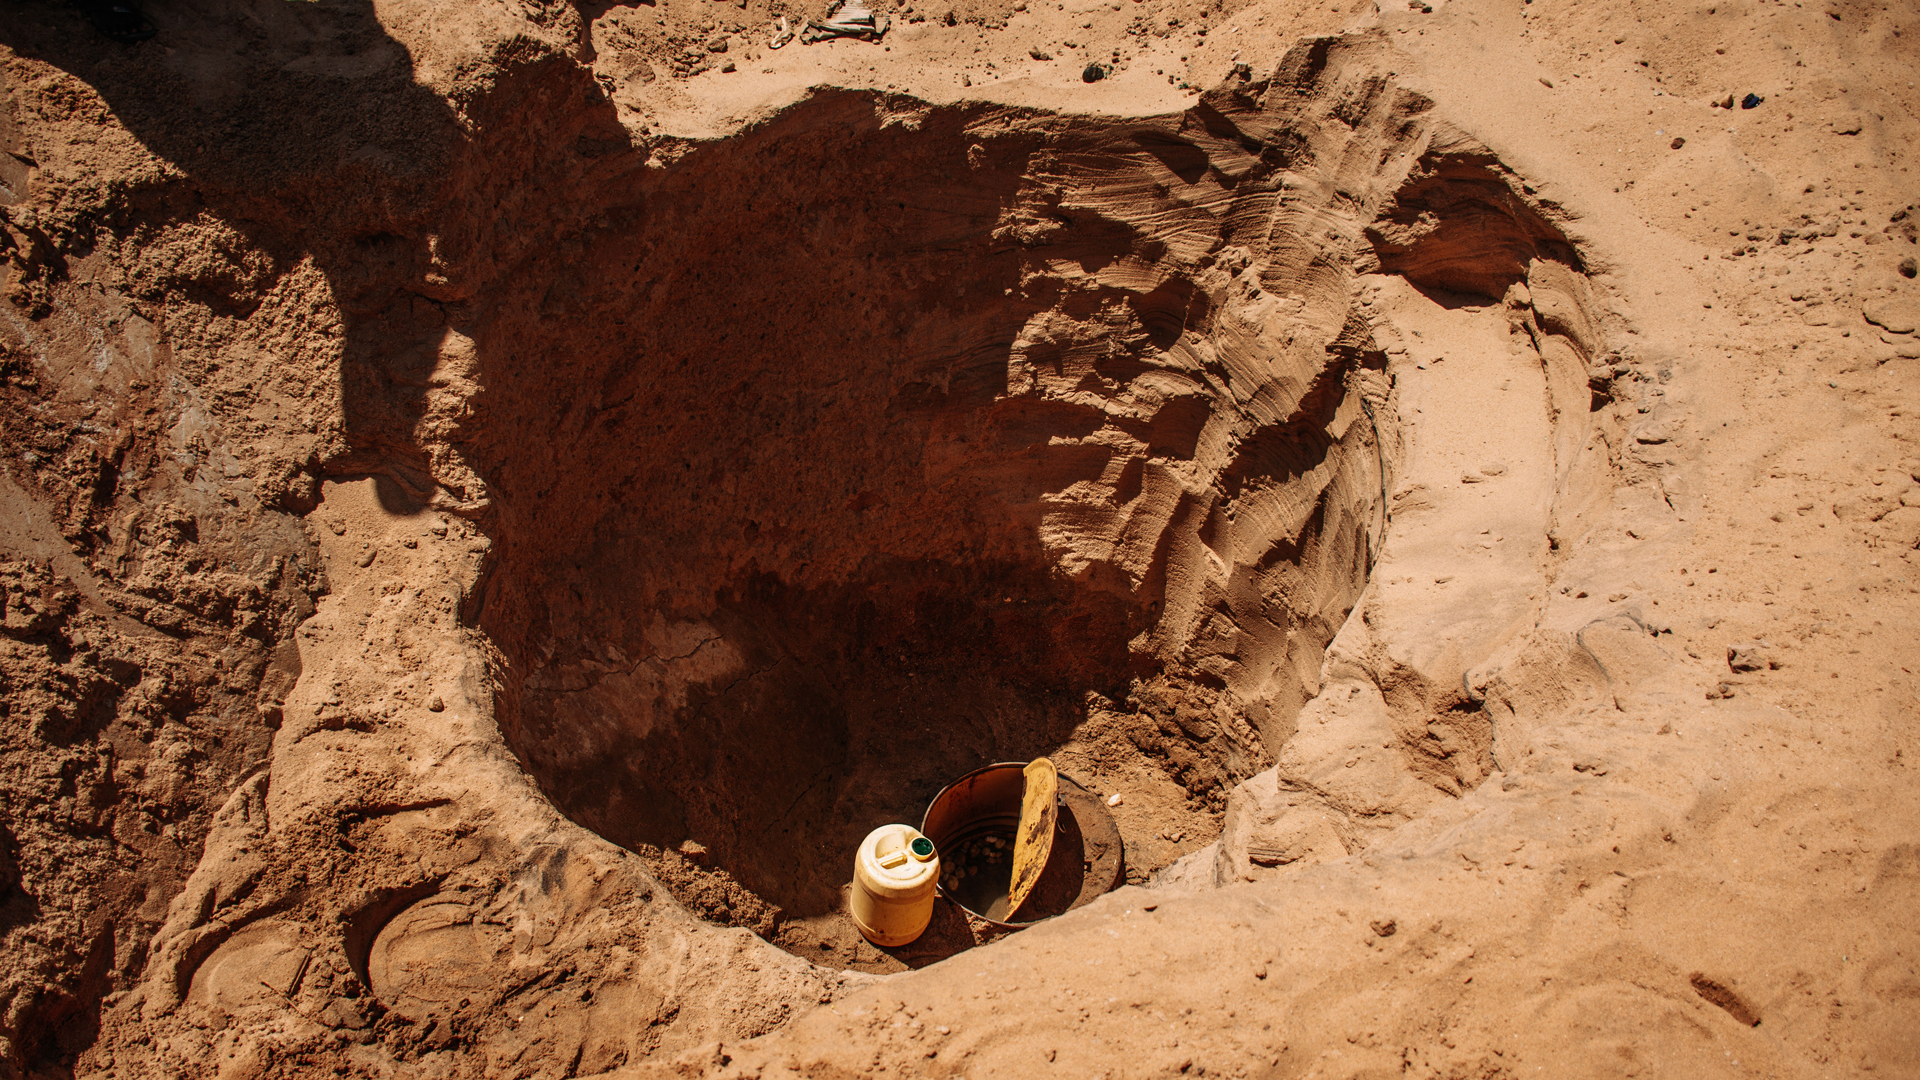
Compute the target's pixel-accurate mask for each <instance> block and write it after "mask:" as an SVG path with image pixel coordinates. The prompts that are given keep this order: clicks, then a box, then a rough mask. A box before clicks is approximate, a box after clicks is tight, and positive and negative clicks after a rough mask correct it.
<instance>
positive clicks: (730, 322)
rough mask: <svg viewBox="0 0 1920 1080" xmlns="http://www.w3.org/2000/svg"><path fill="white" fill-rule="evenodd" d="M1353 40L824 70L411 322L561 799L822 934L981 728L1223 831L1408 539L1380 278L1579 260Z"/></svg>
mask: <svg viewBox="0 0 1920 1080" xmlns="http://www.w3.org/2000/svg"><path fill="white" fill-rule="evenodd" d="M1337 59H1338V58H1337V57H1334V56H1330V55H1329V49H1328V47H1327V46H1325V45H1324V43H1322V44H1314V43H1309V44H1308V45H1306V46H1303V47H1302V48H1301V49H1298V50H1296V52H1295V54H1294V55H1292V56H1290V57H1289V59H1288V61H1287V62H1286V63H1285V64H1283V65H1282V67H1281V70H1280V72H1279V74H1278V75H1277V76H1275V78H1274V79H1273V80H1272V81H1271V82H1270V83H1269V82H1264V81H1254V80H1237V81H1235V82H1232V83H1230V84H1229V85H1228V86H1226V87H1224V88H1222V89H1221V90H1218V91H1215V92H1214V93H1212V94H1209V95H1208V96H1207V97H1206V98H1205V99H1203V101H1202V103H1201V104H1200V105H1198V106H1196V107H1195V108H1194V109H1193V110H1191V111H1190V112H1188V113H1186V114H1183V115H1176V116H1168V117H1161V118H1154V119H1148V120H1111V119H1089V118H1062V117H1054V116H1047V115H1034V114H1026V113H1019V112H1014V111H1010V110H1007V109H1003V108H997V107H987V106H954V107H933V106H929V105H927V104H925V103H922V102H918V101H913V100H907V99H897V98H886V97H879V96H874V95H869V94H856V93H838V92H835V93H822V94H818V95H816V96H815V97H813V98H811V99H810V100H808V101H807V102H805V103H802V104H801V105H798V106H795V107H793V108H792V109H789V110H788V111H786V112H784V113H783V114H781V115H780V116H779V117H777V118H774V119H771V120H769V121H766V122H764V123H762V124H760V125H758V126H757V127H754V128H752V129H750V130H749V131H747V132H746V133H744V134H742V135H740V136H738V137H736V138H734V139H731V140H727V141H725V142H721V143H716V144H710V145H705V146H701V147H698V148H695V149H693V150H692V151H690V152H688V153H687V154H686V155H685V156H684V157H682V158H680V159H679V160H678V161H677V162H675V163H674V164H672V165H671V167H668V168H663V169H649V170H643V175H641V176H640V177H639V178H638V179H635V180H634V181H633V182H632V186H631V187H629V188H625V189H622V190H620V191H618V192H616V193H615V194H613V195H611V196H608V197H607V198H606V200H605V203H604V205H603V206H601V207H600V208H598V209H597V210H596V211H595V212H594V213H592V214H591V215H589V216H588V218H587V224H586V225H585V226H584V227H582V228H581V229H580V230H578V231H577V232H574V233H571V234H569V235H567V236H565V237H564V238H563V239H562V240H561V241H560V242H558V243H556V244H555V245H553V246H552V247H550V248H548V249H547V250H545V251H542V252H540V253H537V254H535V255H533V256H531V257H530V258H529V259H528V260H527V261H526V262H525V263H524V264H523V265H521V266H519V267H518V268H516V270H515V271H514V272H513V274H512V275H511V276H510V277H509V278H508V279H507V280H505V281H504V283H503V284H502V285H501V286H499V288H498V289H497V291H496V293H495V294H494V295H492V296H487V297H481V298H476V299H475V300H473V301H469V302H466V303H463V304H460V305H452V306H449V309H448V312H447V314H446V315H445V316H444V317H445V318H446V320H447V322H446V324H445V326H444V328H441V325H440V324H439V323H436V322H434V320H435V319H439V318H441V317H442V316H441V314H440V313H438V312H431V313H428V314H426V315H424V316H421V317H420V322H421V325H420V326H417V327H409V326H405V325H400V324H402V323H404V322H405V320H406V319H407V318H408V317H409V316H407V315H406V314H405V313H404V312H401V313H399V314H392V313H390V315H389V320H390V321H392V322H393V323H394V324H395V325H394V327H393V329H394V330H395V331H396V332H397V333H398V334H399V336H401V337H405V336H406V334H408V333H412V334H413V335H414V337H415V338H416V339H424V338H430V337H433V336H435V335H438V339H439V341H440V344H439V346H438V348H439V356H438V358H437V360H435V361H434V362H435V363H438V364H440V365H441V366H442V370H446V369H447V368H448V367H449V366H451V367H453V368H457V369H458V370H459V371H460V372H462V373H464V376H465V377H466V378H469V379H471V384H472V386H473V387H474V388H475V391H474V392H472V393H470V394H468V395H466V396H464V397H462V398H460V399H459V400H458V401H457V402H454V403H452V404H446V403H443V402H439V401H437V400H436V399H434V398H432V397H431V396H429V398H428V399H427V400H426V403H425V405H424V406H423V407H424V408H425V410H426V412H427V414H428V416H427V419H428V420H429V421H430V422H439V423H441V424H442V425H443V426H442V430H444V431H445V432H446V433H447V439H446V443H445V445H444V446H442V447H440V448H437V449H434V448H429V449H426V450H423V451H422V452H421V454H422V457H423V458H424V459H425V460H423V461H422V462H421V464H420V465H419V466H418V467H419V468H420V469H421V470H423V471H428V472H432V473H433V474H434V476H435V478H436V480H437V481H438V482H440V483H441V484H442V485H443V486H446V487H448V489H449V490H456V489H457V490H458V492H459V493H460V494H462V495H463V496H464V497H466V498H469V499H475V500H479V499H482V498H484V499H485V500H487V501H488V502H489V504H490V506H489V509H488V510H487V511H486V514H485V517H484V519H483V520H484V522H485V527H486V528H487V530H488V532H489V533H490V534H491V535H492V537H493V539H494V547H493V554H492V556H491V559H490V561H489V563H488V566H487V571H486V577H485V580H484V582H483V584H482V585H481V586H480V587H479V588H478V589H477V590H476V593H475V596H474V597H473V599H472V600H471V601H470V602H469V604H468V608H467V610H468V613H469V617H470V618H472V619H474V620H475V621H476V622H477V625H478V626H479V628H480V629H481V630H483V631H484V632H485V633H486V634H487V635H488V637H489V639H490V642H491V646H492V649H493V650H494V652H493V655H494V657H495V675H496V678H497V699H496V700H497V705H498V714H499V718H500V721H501V724H502V728H503V730H504V731H505V733H506V734H507V737H508V740H509V742H510V743H511V745H512V746H513V748H514V749H515V751H516V753H518V754H519V755H520V757H521V758H522V760H523V761H524V763H525V765H526V767H527V768H528V769H529V770H530V772H531V773H532V775H533V776H534V777H535V778H537V780H538V782H539V784H540V786H541V787H542V789H543V790H544V791H545V792H546V793H547V794H548V795H549V796H550V797H551V798H552V800H553V801H554V803H555V804H556V805H557V806H558V807H559V808H560V809H561V810H562V811H564V812H565V813H566V814H568V815H569V816H570V817H572V818H573V819H574V820H576V821H578V822H580V823H581V824H583V825H585V826H587V827H589V828H591V829H593V830H594V831H596V832H598V833H599V834H600V835H602V836H605V837H607V838H608V839H610V840H613V841H614V842H616V843H619V844H621V845H624V846H626V847H629V848H631V849H633V850H635V851H638V852H641V853H642V854H644V855H646V856H647V857H648V858H649V859H650V860H651V862H652V863H653V865H654V867H655V869H656V871H657V872H659V874H660V875H661V877H662V879H663V880H664V881H666V882H667V883H668V884H669V886H670V887H671V888H672V889H673V891H674V892H675V894H676V895H677V896H679V898H680V899H681V900H682V901H683V902H685V903H687V904H688V905H689V906H691V907H692V908H693V909H694V910H695V911H697V912H698V913H700V914H702V915H704V916H706V917H708V918H711V919H714V920H717V921H722V922H730V923H734V924H738V925H744V926H748V927H751V928H753V929H755V930H756V931H758V932H760V933H762V934H764V935H767V936H769V937H771V938H774V939H776V940H779V941H781V942H783V943H784V944H786V945H787V946H788V947H790V948H792V949H794V950H795V951H799V952H802V953H803V954H806V955H813V956H817V957H820V958H822V959H830V960H833V961H834V962H839V963H850V962H852V961H851V960H850V959H849V957H848V956H845V955H837V954H835V953H834V951H833V949H834V948H835V947H836V946H835V941H836V940H843V939H844V935H838V932H837V931H833V930H831V929H828V928H824V925H825V924H824V923H822V920H827V921H829V922H830V921H831V920H832V919H833V918H834V916H833V915H832V913H833V912H834V911H835V909H836V908H837V907H838V906H839V904H840V888H841V885H842V884H843V883H844V882H845V880H846V879H847V876H848V863H849V859H850V857H851V852H852V851H853V849H854V846H855V844H856V843H857V842H858V840H859V839H860V837H861V836H863V835H864V834H865V833H866V832H867V831H868V830H869V829H871V828H872V827H873V826H875V825H876V824H879V823H882V822H887V821H908V822H911V821H917V820H918V819H919V816H920V814H921V812H922V810H923V809H924V807H925V806H926V803H927V800H928V798H929V797H930V796H931V795H932V794H933V793H934V792H936V791H938V790H939V789H940V787H941V786H942V785H944V784H946V783H947V782H949V781H950V780H952V779H953V778H954V777H956V776H958V775H960V774H962V773H964V772H966V771H967V770H969V769H972V768H974V767H976V766H978V765H981V764H983V763H985V762H990V761H999V760H1026V759H1028V758H1032V757H1035V756H1039V755H1042V754H1048V755H1051V756H1053V757H1054V758H1055V759H1056V760H1058V761H1059V762H1060V763H1061V765H1062V767H1063V768H1064V769H1067V770H1068V771H1070V772H1073V773H1075V774H1076V775H1079V776H1080V777H1082V778H1083V779H1085V780H1087V781H1088V782H1089V785H1090V786H1092V787H1093V788H1095V789H1096V790H1098V791H1101V792H1102V793H1104V792H1107V791H1111V790H1121V791H1124V792H1126V793H1127V797H1128V802H1126V803H1125V804H1124V805H1123V806H1122V807H1121V809H1120V810H1119V811H1118V812H1117V815H1116V816H1117V817H1118V818H1119V822H1120V827H1121V830H1122V832H1123V834H1124V835H1125V837H1126V842H1127V850H1128V856H1129V863H1130V865H1129V866H1128V869H1127V874H1128V880H1135V881H1139V880H1143V879H1144V878H1145V877H1146V876H1147V875H1149V874H1151V873H1152V872H1154V871H1156V870H1158V869H1160V868H1161V867H1163V866H1165V865H1166V864H1168V863H1169V862H1171V861H1172V860H1173V859H1174V858H1176V857H1177V856H1178V855H1180V854H1182V853H1184V852H1187V851H1191V850H1194V849H1196V848H1198V847H1200V846H1202V845H1204V844H1206V843H1207V842H1209V841H1210V840H1211V839H1213V837H1214V836H1216V835H1217V834H1218V830H1219V814H1220V812H1221V810H1222V809H1223V807H1224V805H1225V795H1226V792H1227V791H1228V789H1229V788H1231V786H1232V785H1233V784H1234V783H1236V782H1238V781H1239V780H1242V779H1245V778H1247V777H1249V776H1251V775H1253V774H1254V773H1256V772H1258V771H1260V770H1261V769H1262V768H1264V767H1266V766H1267V765H1268V764H1270V763H1271V762H1272V760H1273V759H1274V756H1275V755H1276V753H1278V751H1279V749H1280V748H1281V747H1282V746H1284V745H1285V744H1286V742H1287V740H1288V738H1289V736H1290V735H1291V734H1292V731H1293V723H1294V718H1295V716H1296V714H1297V713H1298V711H1299V709H1300V707H1301V705H1302V704H1303V703H1304V702H1305V701H1307V700H1308V699H1309V698H1311V697H1312V696H1313V695H1314V694H1315V693H1316V692H1317V691H1318V689H1319V682H1320V670H1321V664H1322V657H1323V654H1324V650H1325V648H1326V646H1327V644H1328V643H1329V641H1331V640H1332V638H1333V636H1334V634H1335V633H1336V631H1338V630H1339V629H1340V627H1341V626H1342V624H1343V623H1344V622H1345V621H1346V619H1347V616H1348V614H1349V613H1350V612H1351V611H1352V609H1353V607H1354V605H1355V603H1356V600H1357V598H1358V597H1359V596H1360V595H1361V592H1362V590H1363V588H1365V586H1366V585H1367V581H1368V574H1369V569H1370V567H1371V565H1372V562H1373V560H1374V558H1375V555H1376V553H1377V551H1378V548H1379V544H1380V542H1381V533H1382V530H1383V529H1384V527H1385V522H1386V512H1385V504H1386V493H1387V492H1388V490H1389V489H1390V488H1391V487H1392V485H1393V474H1394V470H1395V468H1396V460H1397V455H1398V453H1399V445H1400V444H1399V434H1398V432H1397V431H1396V423H1397V422H1396V420H1395V419H1394V416H1395V413H1394V411H1393V408H1394V406H1393V402H1394V397H1393V390H1392V386H1391V383H1390V380H1389V378H1388V376H1387V374H1386V368H1387V356H1386V355H1385V353H1384V352H1383V350H1382V348H1381V347H1380V345H1379V344H1378V343H1377V342H1376V341H1375V338H1374V334H1373V330H1372V327H1371V323H1370V318H1371V316H1370V315H1369V313H1368V311H1367V310H1366V307H1365V305H1364V303H1363V302H1362V301H1363V299H1364V294H1365V289H1364V288H1363V287H1362V282H1363V281H1364V280H1365V278H1364V276H1363V272H1364V271H1368V270H1371V271H1372V272H1373V273H1374V274H1376V275H1380V274H1385V275H1389V276H1396V275H1397V276H1398V277H1400V278H1403V279H1405V280H1407V281H1412V282H1414V283H1415V284H1417V285H1420V286H1422V287H1423V288H1426V289H1428V290H1430V291H1431V292H1432V293H1433V295H1436V296H1440V297H1443V298H1444V297H1451V298H1452V300H1449V301H1448V302H1449V303H1454V302H1458V303H1473V304H1479V305H1486V306H1488V307H1489V309H1490V310H1496V311H1497V305H1496V304H1495V298H1496V297H1499V296H1501V295H1502V294H1504V293H1506V292H1507V291H1508V289H1509V286H1512V285H1513V284H1515V283H1518V282H1522V281H1524V280H1525V279H1526V278H1527V276H1528V274H1529V267H1530V266H1533V267H1538V266H1539V265H1540V264H1541V261H1542V260H1557V263H1556V265H1562V266H1566V267H1568V268H1569V269H1570V270H1577V268H1578V264H1577V260H1575V259H1574V257H1573V255H1572V251H1571V248H1570V247H1568V246H1567V245H1566V244H1565V243H1564V241H1563V240H1561V239H1560V238H1559V236H1558V234H1557V233H1555V232H1554V231H1553V230H1552V229H1551V228H1550V227H1548V226H1546V225H1545V224H1544V222H1543V221H1542V220H1541V219H1540V218H1539V217H1538V216H1537V215H1536V214H1535V213H1534V212H1533V211H1532V210H1531V209H1530V208H1529V206H1528V204H1527V203H1526V202H1525V200H1524V199H1523V198H1522V197H1521V195H1520V194H1519V192H1518V191H1516V190H1515V189H1514V186H1513V185H1511V184H1509V182H1508V181H1507V179H1506V178H1505V177H1504V174H1503V172H1502V170H1500V169H1499V167H1498V163H1497V162H1494V161H1493V160H1492V158H1491V156H1490V155H1487V154H1485V152H1484V150H1481V149H1479V148H1477V147H1472V146H1468V145H1465V144H1461V145H1460V146H1456V147H1455V148H1454V149H1451V150H1445V149H1439V148H1437V147H1436V145H1435V144H1434V142H1433V140H1432V138H1431V133H1430V132H1428V131H1426V129H1425V128H1424V127H1423V124H1422V120H1421V117H1422V116H1423V114H1424V113H1425V111H1426V109H1427V103H1426V101H1425V99H1423V98H1421V97H1420V96H1419V95H1417V94H1414V93H1411V92H1409V91H1406V90H1404V89H1400V88H1396V87H1394V86H1393V85H1392V84H1391V82H1390V81H1389V80H1386V79H1384V78H1382V77H1381V76H1379V75H1378V74H1376V73H1368V72H1365V71H1358V72H1356V73H1353V74H1346V73H1343V70H1342V69H1341V68H1340V66H1339V65H1338V64H1337V63H1335V62H1334V61H1335V60H1337ZM1423 155H1424V156H1423ZM1410 177H1411V178H1410ZM1449 290H1452V291H1449ZM1496 317H1497V316H1496ZM1580 382H1581V386H1582V392H1583V393H1584V386H1585V380H1584V378H1581V380H1580ZM436 410H438V412H436ZM1583 415H1584V404H1583ZM454 477H457V478H460V479H459V480H458V481H457V482H456V481H455V480H453V479H449V478H454ZM1403 689H1404V688H1403ZM1419 693H1422V694H1426V697H1428V698H1432V699H1433V700H1432V701H1426V699H1425V698H1422V699H1421V700H1422V704H1421V706H1420V707H1421V708H1426V707H1428V706H1431V707H1433V708H1437V709H1439V710H1441V711H1442V713H1443V714H1444V713H1445V711H1446V709H1447V708H1448V707H1450V706H1459V705H1461V704H1462V701H1463V699H1462V698H1461V696H1460V690H1459V688H1458V687H1441V688H1438V689H1437V690H1433V691H1432V692H1431V693H1428V692H1427V691H1426V690H1421V691H1419ZM1467 713H1471V709H1470V708H1469V709H1468V710H1467ZM1453 715H1454V717H1455V719H1454V721H1453V722H1455V723H1458V724H1462V725H1466V726H1472V725H1475V724H1480V721H1479V720H1477V719H1473V718H1472V717H1471V716H1466V718H1464V719H1463V718H1461V717H1462V716H1463V715H1464V714H1462V713H1460V711H1459V710H1458V709H1456V711H1455V713H1454V714H1453ZM1482 726H1484V725H1482ZM1467 742H1468V743H1473V742H1474V740H1467ZM1479 744H1484V739H1481V740H1479V743H1478V744H1476V745H1479ZM1447 753H1451V751H1449V752H1447ZM1447 753H1441V752H1439V751H1434V754H1435V755H1436V756H1438V757H1445V756H1447ZM1436 768H1438V766H1436ZM1447 769H1451V770H1452V771H1451V772H1449V773H1448V776H1450V777H1451V778H1452V779H1446V778H1442V779H1439V780H1435V781H1434V782H1435V783H1437V784H1440V785H1441V786H1442V787H1445V786H1446V785H1447V784H1450V783H1451V784H1454V785H1455V786H1456V787H1457V786H1458V785H1459V784H1464V783H1469V782H1472V781H1474V780H1476V779H1477V777H1478V775H1483V774H1484V771H1485V770H1484V763H1478V762H1473V763H1462V762H1455V763H1454V764H1453V765H1448V766H1446V769H1442V770H1441V771H1443V772H1444V771H1446V770H1447ZM1476 770H1477V771H1476ZM1429 771H1432V770H1429ZM836 935H838V936H836Z"/></svg>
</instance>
